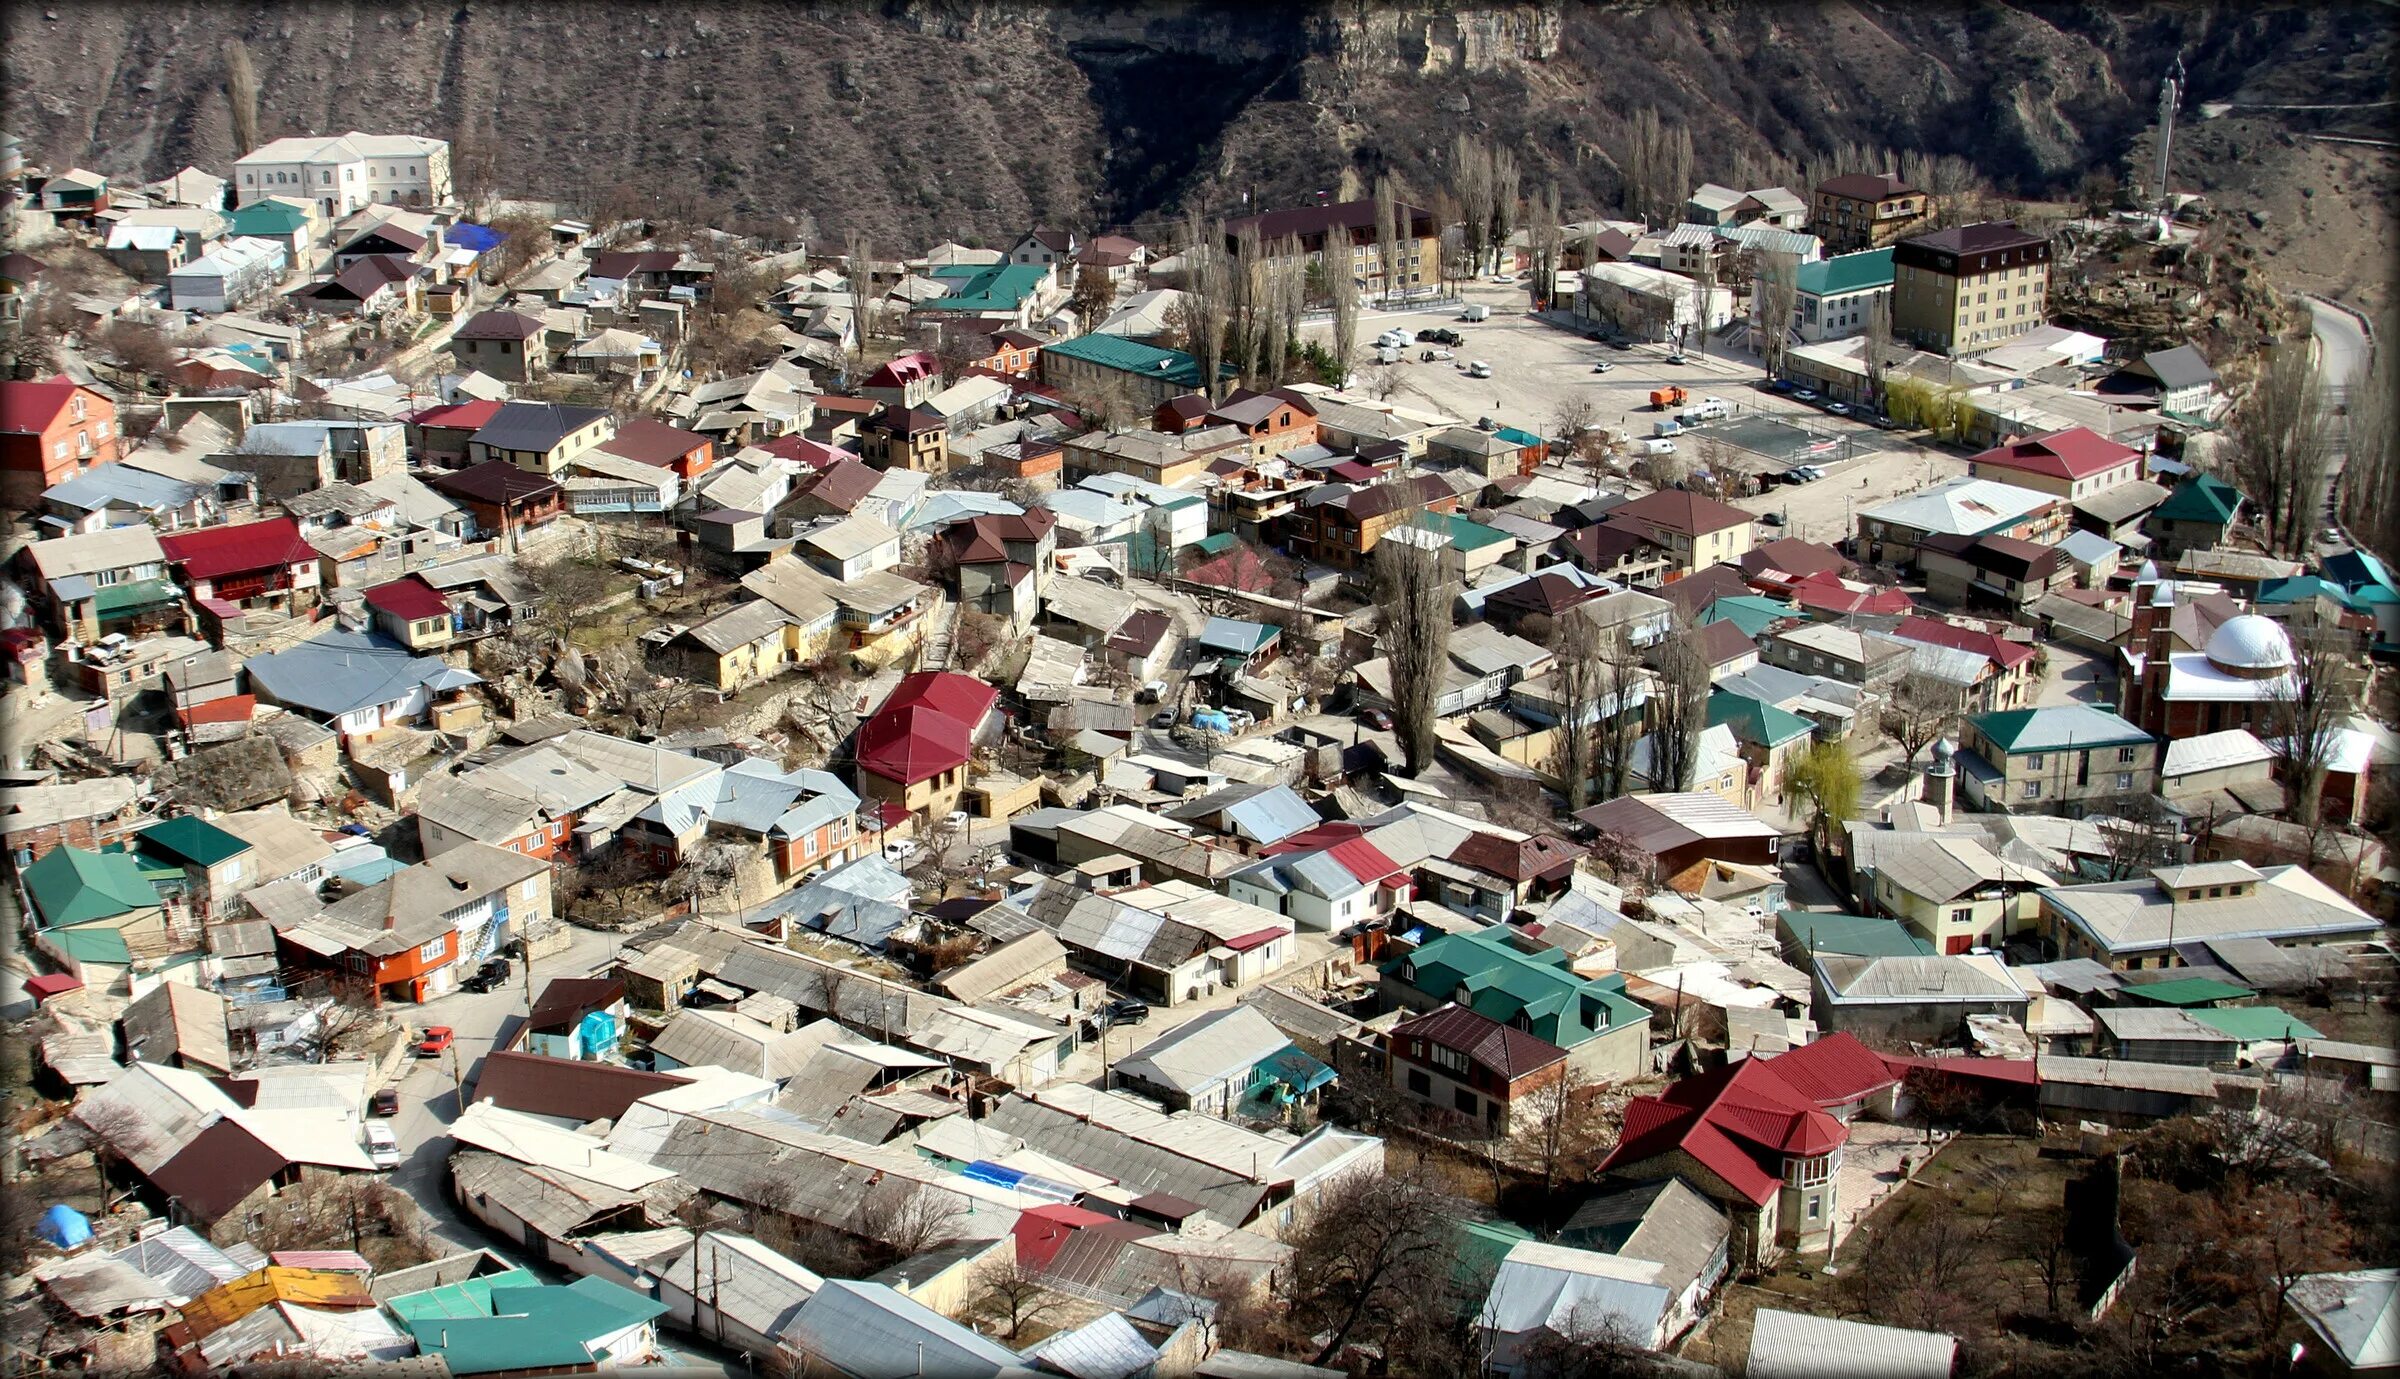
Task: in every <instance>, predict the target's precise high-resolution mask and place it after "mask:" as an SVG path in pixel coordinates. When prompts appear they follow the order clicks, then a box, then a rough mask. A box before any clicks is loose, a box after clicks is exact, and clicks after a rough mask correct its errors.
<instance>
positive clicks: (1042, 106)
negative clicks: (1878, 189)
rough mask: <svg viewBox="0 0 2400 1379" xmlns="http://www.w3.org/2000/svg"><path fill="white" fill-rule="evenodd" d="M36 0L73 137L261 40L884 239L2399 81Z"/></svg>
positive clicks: (1064, 9) (1162, 28)
mask: <svg viewBox="0 0 2400 1379" xmlns="http://www.w3.org/2000/svg"><path fill="white" fill-rule="evenodd" d="M9 21H10V22H9V29H10V32H11V41H10V43H9V44H8V45H7V53H6V58H5V72H6V79H7V87H8V100H9V109H8V113H7V116H6V120H7V125H6V127H7V128H9V129H10V130H11V131H12V132H15V133H18V134H19V135H21V136H22V137H24V138H25V139H26V141H27V144H28V146H29V147H30V149H31V150H32V151H33V152H34V153H35V154H36V155H37V156H41V157H45V158H48V159H51V160H54V161H58V162H76V163H83V164H87V165H90V166H94V167H97V168H102V169H105V170H108V171H111V172H115V173H120V174H125V173H140V174H159V173H163V172H166V171H169V170H172V169H173V168H175V167H177V166H180V165H182V164H184V163H198V164H201V165H203V166H216V167H221V166H222V165H223V164H224V163H226V162H227V161H228V160H229V159H230V158H231V156H232V153H233V147H232V144H233V140H232V132H231V126H230V119H229V113H228V105H227V100H226V96H225V92H224V82H225V53H226V50H227V46H228V44H229V43H230V42H232V41H234V40H237V39H238V40H240V41H241V42H242V43H243V44H244V45H245V46H246V47H247V49H248V51H249V53H250V55H251V57H252V60H253V63H254V64H255V66H256V69H257V71H258V73H259V75H260V78H261V82H262V88H263V90H262V99H261V124H262V131H263V133H264V134H265V135H266V136H269V137H272V136H274V135H277V134H285V133H296V132H317V131H329V130H340V129H347V128H352V127H357V128H367V129H382V128H393V129H413V130H421V131H423V132H426V133H433V134H439V135H443V136H447V137H449V138H452V139H454V140H456V141H458V144H459V146H460V147H459V157H460V161H461V162H462V163H463V164H465V165H467V166H468V167H470V168H483V169H487V170H488V173H489V176H490V178H491V179H492V180H494V181H495V182H497V183H499V184H501V185H505V186H508V187H511V188H521V189H523V190H525V191H527V192H531V193H537V194H547V195H552V196H556V197H560V198H565V199H570V200H575V201H579V202H584V203H587V204H588V203H591V202H594V201H597V200H600V199H603V198H605V197H606V196H608V195H609V194H610V193H611V192H612V191H619V190H620V189H624V188H631V189H634V190H635V191H636V193H637V194H638V195H639V196H640V197H648V198H658V199H660V200H663V201H666V202H669V203H683V204H692V205H699V206H705V207H707V208H709V209H711V210H713V211H718V212H721V213H727V214H733V215H749V216H758V217H769V218H781V217H784V216H787V215H791V216H799V215H801V214H803V213H807V214H811V215H813V216H814V220H813V221H808V222H805V223H804V224H803V228H804V229H806V230H808V231H810V232H813V233H815V234H819V235H829V234H838V233H841V232H843V231H846V230H849V229H852V228H858V229H864V230H866V231H868V232H870V233H872V234H874V235H876V236H877V237H879V238H881V239H883V240H884V241H885V242H886V243H922V242H926V241H929V240H931V239H933V238H936V237H940V236H945V235H948V236H958V237H961V238H970V239H972V238H991V237H994V236H999V235H1005V234H1009V233H1013V232H1014V231H1016V230H1018V229H1020V228H1022V227H1024V226H1026V225H1027V224H1030V223H1034V222H1044V221H1054V222H1061V223H1068V224H1079V225H1092V224H1105V223H1117V224H1133V225H1139V224H1143V223H1145V222H1155V221H1156V220H1158V219H1161V218H1163V217H1165V216H1167V215H1170V214H1173V213H1174V212H1175V211H1177V210H1178V209H1179V208H1181V207H1182V206H1184V205H1187V204H1200V205H1203V206H1206V207H1207V208H1209V209H1211V210H1216V211H1225V210H1231V209H1235V208H1237V207H1238V206H1239V205H1240V203H1241V199H1242V197H1243V196H1244V195H1245V194H1250V195H1254V196H1256V197H1260V198H1264V199H1267V200H1284V199H1289V198H1291V197H1295V196H1299V195H1304V194H1307V193H1309V192H1313V191H1316V190H1319V189H1327V188H1330V187H1331V186H1332V185H1334V183H1335V180H1336V179H1337V178H1338V177H1339V176H1340V174H1341V173H1342V171H1343V170H1344V169H1350V170H1353V171H1355V172H1357V173H1358V174H1360V175H1361V176H1362V177H1371V176H1372V175H1374V174H1375V173H1377V172H1380V171H1384V170H1390V171H1392V172H1394V173H1396V174H1397V175H1398V176H1399V177H1400V178H1401V179H1402V181H1403V182H1404V183H1405V184H1411V185H1414V186H1415V187H1417V188H1420V189H1422V188H1426V187H1430V186H1431V185H1433V184H1435V183H1437V182H1438V181H1439V180H1440V178H1441V176H1442V164H1443V162H1444V156H1445V153H1446V150H1447V149H1448V147H1449V145H1450V142H1451V137H1452V135H1453V134H1454V133H1456V132H1459V131H1468V132H1472V133H1474V134H1476V135H1477V136H1478V137H1481V138H1485V139H1487V140H1490V141H1493V142H1495V143H1506V144H1508V145H1509V146H1511V147H1513V148H1515V149H1516V150H1517V151H1518V153H1519V156H1520V157H1521V158H1522V159H1523V160H1524V162H1525V164H1526V168H1527V179H1526V181H1527V185H1528V186H1531V185H1533V184H1535V183H1536V182H1538V181H1541V180H1546V179H1553V178H1554V179H1556V180H1557V181H1558V182H1559V183H1560V184H1561V186H1562V189H1563V190H1564V191H1565V193H1566V200H1567V202H1568V204H1569V205H1570V206H1577V207H1593V208H1600V207H1609V206H1613V205H1614V204H1615V202H1616V197H1617V194H1618V190H1619V185H1620V178H1619V172H1618V168H1617V165H1616V163H1615V162H1614V161H1613V159H1612V154H1613V153H1614V152H1615V151H1616V150H1618V149H1620V148H1622V147H1623V146H1624V139H1623V135H1624V131H1625V128H1626V126H1627V123H1628V120H1629V118H1630V115H1631V113H1632V112H1633V111H1635V110H1637V109H1640V108H1643V107H1652V108H1656V109H1657V110H1659V111H1660V112H1661V113H1662V115H1664V116H1665V118H1666V119H1667V120H1668V121H1669V122H1670V123H1672V124H1683V125H1688V126H1689V127H1690V128H1691V129H1692V131H1693V134H1694V142H1695V145H1696V147H1697V149H1698V151H1699V152H1698V158H1697V163H1696V166H1695V168H1694V172H1695V174H1696V175H1697V176H1700V177H1714V178H1719V179H1722V180H1728V181H1731V180H1737V179H1739V178H1740V177H1741V176H1742V175H1743V174H1745V173H1757V172H1772V171H1774V170H1776V163H1775V160H1776V159H1778V158H1781V159H1785V160H1790V161H1791V162H1795V163H1796V162H1800V161H1802V160H1804V159H1806V158H1807V157H1808V156H1809V155H1811V154H1812V153H1818V154H1821V153H1822V152H1823V151H1824V150H1827V149H1831V148H1838V147H1842V146H1845V145H1849V144H1864V145H1869V146H1883V147H1898V148H1908V149H1917V150H1922V151H1925V152H1929V153H1934V154H1955V155H1957V156H1959V157H1962V158H1964V159H1966V160H1967V161H1968V162H1970V163H1971V164H1972V165H1973V166H1974V167H1975V169H1976V170H1977V171H1978V172H1980V173H1981V174H1982V175H1983V176H1984V177H1986V178H1988V179H1989V180H1990V181H1991V182H1992V183H1993V184H1994V185H1995V186H1997V187H1998V188H1999V189H2001V191H2002V192H2003V193H2004V194H2009V195H2017V196H2025V197H2035V196H2041V195H2043V194H2057V193H2061V192H2064V191H2065V190H2067V189H2068V188H2070V187H2071V186H2072V184H2073V183H2074V181H2075V180H2076V179H2077V178H2078V177H2080V176H2081V175H2082V172H2083V171H2084V170H2085V169H2086V168H2087V167H2089V166H2091V165H2092V164H2094V163H2095V162H2101V163H2105V162H2111V161H2114V160H2118V159H2121V158H2123V157H2124V156H2125V155H2126V154H2127V153H2128V152H2129V150H2130V149H2131V148H2132V145H2133V143H2134V141H2135V140H2136V139H2137V137H2138V136H2139V135H2140V134H2141V132H2142V131H2143V130H2144V128H2146V126H2147V124H2148V122H2149V120H2150V118H2151V113H2152V111H2151V107H2152V102H2153V100H2154V97H2155V92H2156V82H2157V78H2158V76H2159V74H2160V73H2161V72H2162V71H2163V70H2164V69H2165V67H2166V65H2167V64H2168V63H2169V62H2170V61H2171V60H2172V59H2173V57H2174V55H2175V53H2176V52H2177V51H2178V50H2179V49H2180V50H2181V51H2182V52H2183V54H2184V60H2185V63H2186V65H2187V67H2188V68H2189V69H2190V71H2191V74H2192V78H2193V85H2194V92H2193V98H2192V99H2193V101H2194V102H2195V103H2198V102H2208V101H2240V100H2262V99H2277V98H2280V99H2285V100H2301V99H2306V100H2314V101H2319V102H2341V101H2363V100H2373V99H2377V98H2381V97H2386V96H2388V95H2389V94H2390V93H2389V91H2388V89H2387V88H2386V87H2385V86H2384V82H2383V78H2382V75H2381V74H2382V73H2384V72H2386V71H2388V65H2389V59H2390V55H2391V37H2392V33H2393V29H2394V22H2395V21H2394V18H2393V11H2392V9H2391V8H2390V7H2388V6H2384V5H2377V4H2369V3H2358V4H2354V5H2338V4H2337V5H2309V4H2282V5H2275V4H2269V5H2256V4H2232V3H2223V4H2206V3H2191V4H2181V5H2172V6H2160V5H2137V4H2132V3H2117V4H2104V3H2057V4H2035V3H2017V4H2005V3H1997V0H1982V2H1980V3H1957V4H1940V3H1933V4H1924V3H1913V2H1912V3H1900V2H1899V0H1893V2H1892V3H1871V2H1870V0H1793V2H1792V3H1776V4H1737V3H1731V0H1719V3H1694V4H1674V5H1667V4H1643V3H1604V4H1596V5H1573V6H1559V5H1544V4H1490V5H1474V4H1456V5H1454V4H1427V3H1423V2H1422V0H1418V3H1413V4H1399V5H1382V4H1364V3H1355V2H1353V0H1343V2H1341V3H1333V2H1332V0H1319V2H1318V3H1315V4H1301V5H1289V6H1265V5H1250V4H1237V3H1195V2H1193V0H1184V2H1182V3H1161V4H1150V5H1143V6H1139V7H1117V6H1112V5H1104V4H1052V5H1044V4H1025V3H1016V4H997V3H984V2H983V0H891V3H886V4H883V5H881V6H875V7H868V6H852V5H847V4H816V5H784V4H765V3H759V4H750V3H724V2H722V0H718V2H716V3H709V2H708V0H703V3H699V4H696V5H688V6H677V7H672V8H670V7H664V6H601V5H593V4H551V3H527V2H526V0H466V2H465V3H462V4H458V5H456V6H455V7H447V6H445V7H434V6H427V5H422V4H409V3H382V4H373V5H367V4H358V3H350V2H348V0H314V2H304V3H298V4H278V5H260V4H222V3H200V2H199V0H128V2H127V3H121V4H114V5H106V6H74V7H67V6H63V5H62V6H55V7H52V8H47V9H45V8H43V7H40V6H22V5H12V6H11V7H10V11H9ZM2260 91H2269V92H2271V93H2280V92H2282V91H2308V92H2313V93H2316V94H2313V95H2310V96H2306V97H2298V96H2284V95H2278V94H2269V95H2260V94H2257V93H2258V92H2260ZM2285 118H2299V119H2304V120H2305V119H2315V118H2318V117H2309V116H2296V115H2294V116H2289V117H2285ZM2352 123H2353V124H2355V123H2356V121H2352ZM2260 152H2261V154H2262V162H2261V165H2260V167H2259V168H2257V169H2255V172H2256V173H2257V176H2256V177H2248V176H2245V177H2220V178H2218V179H2217V180H2218V181H2220V182H2221V183H2223V184H2224V185H2225V186H2227V188H2228V189H2229V190H2230V189H2233V187H2234V184H2235V183H2237V182H2243V183H2249V182H2256V183H2259V184H2260V187H2259V190H2258V194H2260V195H2280V194H2283V191H2282V184H2281V182H2280V181H2279V180H2278V178H2279V176H2280V173H2279V171H2278V166H2277V159H2275V158H2274V157H2272V156H2269V155H2272V154H2274V153H2275V150H2273V149H2271V148H2266V147H2263V146H2262V147H2261V149H2260ZM2310 175H2312V176H2314V175H2315V174H2314V173H2311V174H2310ZM2361 204H2365V205H2376V204H2379V203H2378V201H2377V199H2376V198H2374V197H2371V196H2370V197H2367V198H2364V199H2363V200H2362V202H2361ZM2377 233H2378V234H2380V231H2378V232H2377ZM2378 242H2380V241H2378ZM2294 251H2295V252H2297V251H2298V246H2297V245H2295V250H2294ZM2323 271H2324V273H2325V275H2326V276H2328V277H2333V278H2338V277H2341V276H2343V275H2344V274H2343V272H2342V269H2341V268H2339V267H2332V268H2328V269H2325V270H2323Z"/></svg>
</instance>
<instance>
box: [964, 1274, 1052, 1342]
mask: <svg viewBox="0 0 2400 1379" xmlns="http://www.w3.org/2000/svg"><path fill="white" fill-rule="evenodd" d="M977 1282H979V1283H981V1284H982V1285H983V1291H984V1293H985V1295H986V1296H988V1297H989V1298H991V1300H992V1301H993V1302H994V1303H995V1304H996V1305H997V1306H998V1309H999V1311H1000V1314H1001V1316H1002V1317H1003V1318H1004V1319H1005V1321H1006V1323H1007V1327H1008V1329H1007V1330H1005V1331H1003V1332H1001V1333H1000V1335H1001V1339H1003V1340H1009V1341H1013V1340H1015V1339H1016V1338H1017V1333H1019V1332H1021V1331H1023V1330H1024V1329H1025V1323H1027V1322H1029V1321H1032V1320H1033V1319H1034V1318H1036V1317H1040V1316H1043V1315H1046V1314H1048V1313H1051V1312H1055V1311H1057V1310H1058V1309H1059V1308H1061V1307H1064V1306H1066V1304H1067V1299H1066V1298H1065V1297H1063V1296H1062V1295H1060V1294H1058V1293H1056V1292H1053V1291H1051V1288H1050V1283H1049V1280H1048V1279H1047V1278H1045V1277H1044V1276H1043V1275H1042V1272H1041V1271H1040V1270H1038V1269H1036V1268H1034V1267H1033V1266H1032V1265H1030V1264H1027V1263H1026V1262H1025V1261H1024V1260H1021V1259H1017V1258H1015V1257H1014V1256H1011V1258H1010V1259H1009V1261H1008V1262H1007V1263H1005V1264H993V1265H987V1266H986V1267H985V1268H984V1270H983V1272H982V1273H981V1275H979V1276H978V1278H977Z"/></svg>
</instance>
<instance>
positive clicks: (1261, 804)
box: [1225, 785, 1323, 843]
mask: <svg viewBox="0 0 2400 1379" xmlns="http://www.w3.org/2000/svg"><path fill="white" fill-rule="evenodd" d="M1225 822H1226V824H1227V825H1228V826H1229V827H1230V828H1231V829H1233V830H1234V831H1235V832H1238V833H1240V834H1241V835H1242V836H1243V837H1245V838H1248V839H1250V840H1251V841H1252V842H1255V843H1280V842H1282V841H1283V840H1284V839H1286V838H1289V837H1291V836H1292V835H1293V834H1295V833H1298V832H1300V831H1301V830H1302V829H1308V828H1314V827H1316V826H1317V825H1318V824H1319V823H1321V822H1323V821H1322V820H1320V819H1318V818H1317V811H1315V810H1313V809H1311V808H1309V807H1308V801H1306V800H1304V799H1301V798H1300V792H1298V791H1296V790H1294V789H1292V787H1290V786H1288V785H1278V786H1276V787H1275V788H1274V789H1272V790H1262V791H1260V792H1259V793H1258V794H1255V795H1252V796H1251V797H1250V798H1249V799H1246V800H1243V801H1242V802H1241V803H1239V804H1236V805H1232V806H1229V807H1228V808H1227V809H1226V810H1225Z"/></svg>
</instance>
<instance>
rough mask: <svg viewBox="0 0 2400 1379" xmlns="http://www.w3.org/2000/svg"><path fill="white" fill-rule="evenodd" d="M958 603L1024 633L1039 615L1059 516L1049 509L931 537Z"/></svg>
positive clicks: (991, 518)
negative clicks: (987, 614) (1005, 620)
mask: <svg viewBox="0 0 2400 1379" xmlns="http://www.w3.org/2000/svg"><path fill="white" fill-rule="evenodd" d="M936 541H937V543H938V545H937V550H938V552H939V555H940V562H939V563H941V564H946V565H948V566H949V567H950V574H951V582H952V584H953V586H954V587H955V588H956V589H957V591H958V601H959V605H960V606H961V607H964V608H972V609H975V610H976V611H978V612H983V613H989V614H991V615H992V616H994V617H997V618H1006V619H1007V620H1008V621H1009V622H1010V623H1011V624H1012V625H1013V626H1015V627H1017V628H1019V629H1023V628H1025V627H1027V626H1029V625H1031V624H1032V622H1033V620H1034V618H1036V617H1037V616H1039V615H1040V613H1041V611H1042V596H1043V595H1044V594H1045V593H1047V592H1049V589H1050V575H1051V566H1052V564H1053V563H1054V559H1053V558H1054V556H1055V555H1056V553H1057V551H1058V516H1057V514H1055V513H1053V512H1051V511H1050V510H1049V509H1048V508H1029V509H1027V510H1026V511H1025V512H1022V513H1019V514H1016V515H1014V516H1010V515H1007V514H985V515H982V516H978V517H970V518H967V519H966V520H965V521H962V522H953V523H951V524H950V525H949V526H948V527H945V528H943V529H942V533H941V535H940V536H939V537H937V538H936Z"/></svg>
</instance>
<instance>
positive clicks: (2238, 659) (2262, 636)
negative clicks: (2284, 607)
mask: <svg viewBox="0 0 2400 1379" xmlns="http://www.w3.org/2000/svg"><path fill="white" fill-rule="evenodd" d="M2208 659H2209V660H2210V661H2211V662H2213V663H2214V664H2215V665H2216V666H2217V667H2218V668H2219V669H2222V670H2229V671H2233V672H2235V673H2237V674H2238V673H2240V672H2243V671H2248V672H2250V673H2252V674H2254V675H2255V674H2258V673H2261V672H2272V671H2280V670H2289V669H2291V665H2292V639H2291V638H2290V637H2288V636H2286V635H2285V634H2284V630H2283V626H2282V625H2281V624H2280V623H2277V622H2276V621H2274V620H2273V619H2272V618H2262V617H2260V616H2259V615H2258V614H2256V613H2244V614H2242V615H2241V616H2240V617H2238V618H2229V619H2227V620H2226V621H2225V624H2224V625H2223V626H2221V627H2219V628H2218V629H2217V630H2216V631H2215V633H2213V634H2211V635H2210V637H2209V639H2208Z"/></svg>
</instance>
